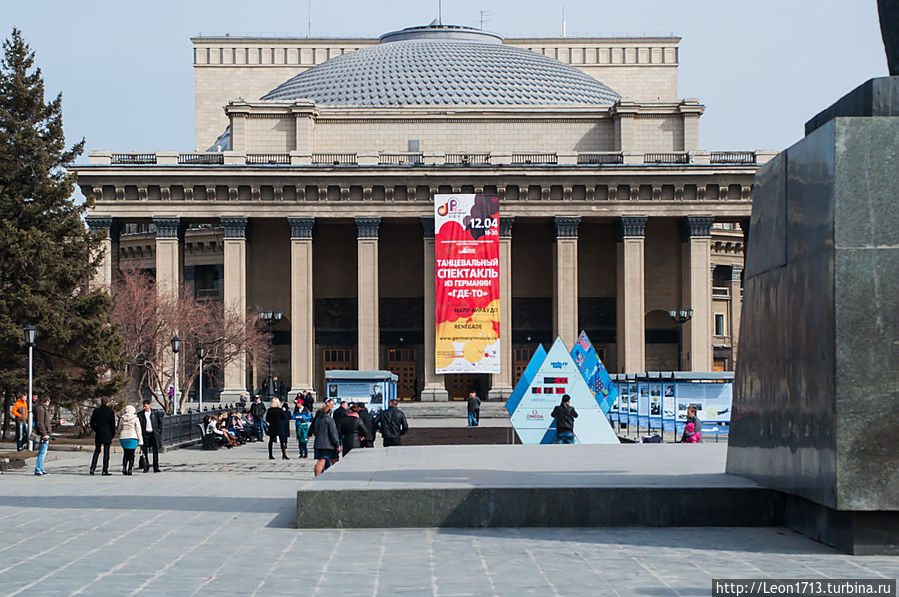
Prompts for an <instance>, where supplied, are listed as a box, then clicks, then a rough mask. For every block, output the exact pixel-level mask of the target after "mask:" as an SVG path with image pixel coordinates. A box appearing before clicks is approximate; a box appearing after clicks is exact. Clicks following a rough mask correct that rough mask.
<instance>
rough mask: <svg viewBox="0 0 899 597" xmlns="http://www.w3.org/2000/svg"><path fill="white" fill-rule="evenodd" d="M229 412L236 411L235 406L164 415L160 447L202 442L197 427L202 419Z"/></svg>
mask: <svg viewBox="0 0 899 597" xmlns="http://www.w3.org/2000/svg"><path fill="white" fill-rule="evenodd" d="M204 393H205V392H204ZM230 410H237V407H236V405H234V404H226V405H220V406H217V407H216V408H210V409H209V410H204V411H202V412H198V411H193V412H186V413H184V414H183V415H166V416H165V418H163V420H162V445H163V446H174V445H178V444H183V443H186V442H191V441H200V440H202V439H203V435H202V434H201V433H200V427H199V426H200V425H202V424H203V417H205V416H207V415H219V414H221V413H224V412H228V411H230Z"/></svg>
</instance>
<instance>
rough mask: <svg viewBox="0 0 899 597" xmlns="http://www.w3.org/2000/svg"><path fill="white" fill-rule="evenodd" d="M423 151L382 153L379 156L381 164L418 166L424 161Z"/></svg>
mask: <svg viewBox="0 0 899 597" xmlns="http://www.w3.org/2000/svg"><path fill="white" fill-rule="evenodd" d="M423 158H424V156H423V155H422V154H421V153H382V154H380V155H379V156H378V164H379V165H381V166H417V165H419V164H421V163H422V162H423Z"/></svg>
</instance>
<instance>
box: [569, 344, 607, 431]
mask: <svg viewBox="0 0 899 597" xmlns="http://www.w3.org/2000/svg"><path fill="white" fill-rule="evenodd" d="M571 358H573V359H574V364H575V365H577V368H578V370H579V371H580V372H581V374H582V375H583V376H584V381H586V382H587V387H588V388H590V389H591V390H593V396H594V397H595V398H596V403H597V404H598V405H599V408H600V410H602V412H603V414H606V415H607V414H609V410H610V409H611V408H612V404H614V403H615V399H616V398H617V397H618V390H617V389H616V388H615V384H613V383H612V378H611V377H609V372H608V371H606V366H605V365H603V364H602V361H601V360H600V358H599V355H598V354H597V353H596V349H595V348H594V347H593V343H592V342H590V338H588V337H587V332H584V331H581V335H580V336H578V339H577V342H575V343H574V348H572V349H571Z"/></svg>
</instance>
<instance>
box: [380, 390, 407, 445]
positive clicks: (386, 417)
mask: <svg viewBox="0 0 899 597" xmlns="http://www.w3.org/2000/svg"><path fill="white" fill-rule="evenodd" d="M397 404H399V403H398V402H397V400H396V398H392V399H391V400H390V406H389V407H388V408H387V410H382V411H381V412H379V413H378V418H377V419H375V425H376V426H377V428H378V431H380V432H381V438H382V439H383V440H384V447H385V448H387V447H390V446H400V445H402V443H403V441H402V437H403V435H405V434H406V432H407V431H409V423H408V422H407V421H406V415H405V413H404V412H403V411H401V410H400V409H399V408H397Z"/></svg>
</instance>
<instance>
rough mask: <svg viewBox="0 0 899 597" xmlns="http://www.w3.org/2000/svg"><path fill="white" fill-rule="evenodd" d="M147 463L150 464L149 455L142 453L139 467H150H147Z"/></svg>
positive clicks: (138, 463) (138, 461) (138, 462)
mask: <svg viewBox="0 0 899 597" xmlns="http://www.w3.org/2000/svg"><path fill="white" fill-rule="evenodd" d="M147 464H148V463H147V457H146V456H144V455H143V454H141V455H140V458H139V459H138V460H137V466H138V468H148V467H147Z"/></svg>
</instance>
